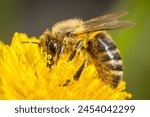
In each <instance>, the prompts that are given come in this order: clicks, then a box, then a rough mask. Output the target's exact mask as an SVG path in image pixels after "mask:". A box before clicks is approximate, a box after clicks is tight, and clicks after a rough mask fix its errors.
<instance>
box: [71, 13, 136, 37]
mask: <svg viewBox="0 0 150 117" xmlns="http://www.w3.org/2000/svg"><path fill="white" fill-rule="evenodd" d="M127 13H128V12H125V11H120V12H114V13H111V14H107V15H104V16H100V17H96V18H93V19H90V20H87V21H85V22H83V27H81V28H78V29H76V31H74V32H73V34H81V33H88V32H93V31H101V30H113V29H119V28H125V27H129V26H132V25H133V24H134V23H132V22H129V21H117V18H119V17H121V16H123V15H126V14H127Z"/></svg>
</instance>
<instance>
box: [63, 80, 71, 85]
mask: <svg viewBox="0 0 150 117" xmlns="http://www.w3.org/2000/svg"><path fill="white" fill-rule="evenodd" d="M70 82H71V80H70V79H67V80H66V83H65V84H63V85H62V86H63V87H65V86H68V84H69V83H70Z"/></svg>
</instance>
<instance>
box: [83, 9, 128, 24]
mask: <svg viewBox="0 0 150 117" xmlns="http://www.w3.org/2000/svg"><path fill="white" fill-rule="evenodd" d="M127 14H128V12H127V11H117V12H113V13H110V14H106V15H103V16H99V17H96V18H92V19H90V20H87V21H85V22H84V23H83V25H92V24H95V23H97V24H98V23H99V24H102V23H106V22H111V21H114V20H116V19H117V18H119V17H122V16H124V15H127Z"/></svg>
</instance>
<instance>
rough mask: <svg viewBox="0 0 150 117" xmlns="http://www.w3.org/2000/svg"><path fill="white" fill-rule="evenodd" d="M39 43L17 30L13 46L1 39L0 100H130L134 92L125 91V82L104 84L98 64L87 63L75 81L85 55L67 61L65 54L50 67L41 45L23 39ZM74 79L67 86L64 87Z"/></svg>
mask: <svg viewBox="0 0 150 117" xmlns="http://www.w3.org/2000/svg"><path fill="white" fill-rule="evenodd" d="M30 40H32V42H33V41H34V42H36V41H38V39H37V38H35V37H32V38H28V36H27V35H26V34H22V33H15V34H14V37H13V39H12V42H11V44H10V45H5V44H4V43H2V42H0V99H19V100H20V99H51V100H52V99H58V100H59V99H63V100H64V99H67V100H70V99H81V100H83V99H84V100H85V99H87V100H89V99H90V100H93V99H94V100H95V99H102V100H105V99H108V100H109V99H111V100H112V99H127V98H131V94H130V93H127V92H126V91H124V90H125V82H124V81H121V83H120V84H119V86H118V87H117V88H116V89H112V88H110V87H109V86H107V85H106V84H104V83H103V82H102V81H101V80H100V79H99V78H98V74H97V72H96V69H95V67H94V65H89V66H87V67H86V68H85V69H84V71H83V73H82V75H81V77H80V79H79V80H78V81H74V80H73V79H72V76H73V74H74V73H75V71H77V69H78V66H79V64H81V61H83V57H79V58H75V59H74V60H73V61H71V62H67V61H66V55H65V54H63V55H62V56H61V58H60V60H59V61H58V64H57V65H53V66H52V68H51V69H49V68H48V67H46V62H47V61H46V59H45V57H44V56H43V54H42V52H41V49H40V48H39V46H38V45H36V44H32V43H28V44H23V43H21V42H23V41H30ZM68 79H70V80H71V82H70V83H69V84H68V85H67V86H62V85H63V84H65V82H66V81H67V80H68Z"/></svg>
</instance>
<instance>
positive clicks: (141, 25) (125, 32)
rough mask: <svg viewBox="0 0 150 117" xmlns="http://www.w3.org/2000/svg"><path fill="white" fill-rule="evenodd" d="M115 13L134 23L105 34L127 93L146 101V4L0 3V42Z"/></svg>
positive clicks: (116, 0)
mask: <svg viewBox="0 0 150 117" xmlns="http://www.w3.org/2000/svg"><path fill="white" fill-rule="evenodd" d="M117 10H126V11H129V12H130V14H129V15H127V16H125V17H123V18H121V19H122V20H129V21H133V22H136V26H134V27H132V28H127V29H121V30H114V31H109V33H111V35H112V37H113V38H114V40H115V41H116V43H117V46H118V48H119V49H120V51H121V55H122V58H123V61H124V71H125V72H124V80H125V81H126V82H127V91H128V92H131V93H132V94H133V99H150V1H149V0H30V1H29V0H0V40H2V41H3V42H5V43H7V44H9V43H10V42H11V38H12V36H13V34H14V32H25V33H26V34H28V35H29V36H37V37H38V36H39V35H41V33H42V32H43V31H44V30H45V28H47V27H51V26H52V25H53V24H54V23H56V22H58V21H60V20H64V19H68V18H74V17H78V18H83V19H85V20H86V19H89V18H92V17H95V16H99V15H102V14H105V13H107V12H111V11H117Z"/></svg>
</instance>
